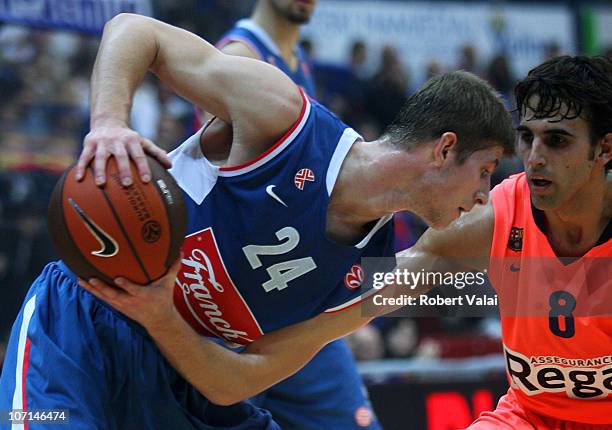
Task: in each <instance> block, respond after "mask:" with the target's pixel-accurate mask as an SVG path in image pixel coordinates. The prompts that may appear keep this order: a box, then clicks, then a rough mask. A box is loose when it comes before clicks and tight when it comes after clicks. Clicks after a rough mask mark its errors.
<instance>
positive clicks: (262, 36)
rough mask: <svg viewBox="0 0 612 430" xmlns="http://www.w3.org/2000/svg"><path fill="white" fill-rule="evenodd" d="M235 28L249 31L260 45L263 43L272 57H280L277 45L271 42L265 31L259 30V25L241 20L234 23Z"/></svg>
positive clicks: (251, 21) (248, 20) (250, 20)
mask: <svg viewBox="0 0 612 430" xmlns="http://www.w3.org/2000/svg"><path fill="white" fill-rule="evenodd" d="M236 27H238V28H244V29H245V30H249V31H250V32H251V33H253V34H254V35H255V36H256V37H257V38H258V39H259V41H260V42H261V43H263V44H264V45H265V46H266V48H268V50H270V51H271V52H272V53H273V54H274V55H277V56H279V57H280V56H281V53H280V49H279V48H278V45H277V44H276V43H275V42H274V40H272V38H271V37H270V35H269V34H268V33H266V30H264V29H263V28H261V27H260V26H259V25H257V24H256V23H255V21H253V20H252V19H248V18H247V19H241V20H240V21H238V22H237V23H236Z"/></svg>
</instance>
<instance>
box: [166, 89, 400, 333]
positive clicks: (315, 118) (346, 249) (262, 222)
mask: <svg viewBox="0 0 612 430" xmlns="http://www.w3.org/2000/svg"><path fill="white" fill-rule="evenodd" d="M202 132H203V130H200V131H199V132H198V133H196V134H195V135H194V136H192V137H191V138H190V139H188V140H187V141H186V142H184V143H183V144H182V145H181V146H180V147H179V148H177V149H176V150H175V151H173V152H172V153H171V154H170V156H171V158H172V162H173V167H172V169H171V170H170V172H171V173H172V175H173V176H174V177H175V178H176V180H177V182H178V183H179V185H180V186H181V188H182V189H183V190H184V194H185V199H186V202H187V207H188V214H189V215H188V219H189V226H188V236H187V238H186V240H185V243H184V245H183V254H184V258H183V265H182V267H181V270H180V272H179V276H178V278H177V285H176V288H175V303H176V305H177V308H178V309H179V311H180V312H181V314H182V315H183V316H184V317H185V319H186V320H187V321H188V322H189V323H190V324H191V325H192V326H193V327H194V328H195V329H196V330H197V331H198V332H200V333H202V334H206V335H211V334H214V335H217V336H219V337H221V338H224V339H226V340H228V341H231V342H235V343H241V344H244V343H248V342H250V341H252V340H254V339H256V338H257V337H259V336H261V335H262V334H263V333H265V332H268V331H271V330H275V329H278V328H280V327H284V326H287V325H290V324H293V323H296V322H299V321H303V320H306V319H308V318H311V317H313V316H315V315H318V314H320V313H321V312H333V311H337V310H341V309H343V308H346V307H348V306H351V305H352V304H356V303H358V302H359V301H360V300H361V297H360V295H361V293H362V291H361V288H360V285H361V282H362V280H363V270H362V268H361V266H360V265H359V262H360V259H361V258H362V257H389V256H393V222H392V216H390V215H389V216H386V217H384V218H382V219H380V220H379V221H378V222H377V223H376V224H375V226H374V227H373V228H372V230H371V231H370V233H369V234H368V235H367V236H365V237H364V238H363V239H362V240H361V241H360V242H359V243H357V244H355V245H354V246H351V245H342V244H338V243H336V242H334V241H332V240H330V239H328V238H327V236H326V234H325V226H326V214H327V206H328V202H329V196H330V195H331V193H332V190H333V188H334V184H335V182H336V179H337V177H338V173H339V171H340V166H341V164H342V162H343V160H344V158H345V156H346V154H347V153H348V151H349V150H350V148H351V146H352V145H353V143H354V142H355V141H356V140H357V139H358V138H359V135H358V134H357V133H356V132H355V131H354V130H352V129H350V128H348V127H347V126H346V125H345V124H343V123H342V122H341V121H340V120H339V119H338V118H337V117H336V116H334V115H333V114H332V113H330V112H329V111H328V110H327V109H325V108H324V107H322V106H321V105H319V104H318V103H316V102H314V101H309V100H308V99H307V98H306V97H305V96H304V95H303V107H302V112H301V114H300V117H299V119H298V120H297V122H296V123H295V124H294V125H293V127H292V128H291V129H290V130H289V131H288V132H287V133H286V134H285V136H284V137H283V138H282V139H280V140H279V141H278V142H276V143H275V144H273V145H272V146H270V148H269V149H268V150H266V151H265V152H264V153H262V154H261V155H260V156H259V157H257V158H256V159H254V160H252V161H250V162H247V163H244V164H242V165H238V166H232V167H217V166H214V165H213V164H211V163H210V162H209V161H208V160H207V159H206V158H205V157H204V155H203V154H202V152H201V149H200V141H199V140H200V136H201V134H202ZM355 185H358V184H355Z"/></svg>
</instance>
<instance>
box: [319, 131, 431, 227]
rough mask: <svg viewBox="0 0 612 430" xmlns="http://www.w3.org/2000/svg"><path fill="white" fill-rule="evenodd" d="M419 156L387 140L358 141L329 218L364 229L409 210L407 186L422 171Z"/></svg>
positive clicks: (337, 187) (347, 161)
mask: <svg viewBox="0 0 612 430" xmlns="http://www.w3.org/2000/svg"><path fill="white" fill-rule="evenodd" d="M419 164H420V163H419V157H418V156H412V154H409V153H408V152H407V151H406V150H404V149H401V148H395V147H393V146H392V145H391V144H390V143H389V142H388V141H386V140H385V139H384V138H381V139H378V140H376V141H373V142H363V141H357V142H356V143H355V144H354V145H353V147H352V148H351V150H350V151H349V153H348V154H347V156H346V158H345V160H344V162H343V164H342V167H341V169H340V173H339V175H338V179H337V181H336V184H335V186H334V189H333V192H332V195H331V197H330V201H329V207H328V218H330V219H332V220H333V219H337V220H340V221H341V222H342V223H343V224H344V225H347V226H348V225H350V226H353V227H355V228H358V227H363V226H364V225H367V224H368V223H371V222H372V221H376V220H378V219H380V218H381V217H383V216H385V215H388V214H392V213H394V212H397V211H400V210H406V209H407V206H406V205H407V203H406V201H407V200H409V199H410V196H408V194H409V192H407V188H410V187H407V186H406V184H407V183H411V182H412V180H411V177H412V176H417V175H418V174H419V172H420V170H419V169H420V167H419Z"/></svg>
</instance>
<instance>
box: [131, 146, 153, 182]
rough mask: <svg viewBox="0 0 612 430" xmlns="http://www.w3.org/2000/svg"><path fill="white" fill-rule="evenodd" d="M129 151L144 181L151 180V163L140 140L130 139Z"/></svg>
mask: <svg viewBox="0 0 612 430" xmlns="http://www.w3.org/2000/svg"><path fill="white" fill-rule="evenodd" d="M127 150H128V153H129V154H130V157H131V158H132V160H134V163H136V168H137V169H138V174H139V175H140V179H141V180H142V182H149V181H150V180H151V169H150V168H149V163H147V157H146V156H145V153H144V150H143V148H142V145H141V144H140V142H138V141H136V140H133V139H132V140H130V142H129V143H128V145H127Z"/></svg>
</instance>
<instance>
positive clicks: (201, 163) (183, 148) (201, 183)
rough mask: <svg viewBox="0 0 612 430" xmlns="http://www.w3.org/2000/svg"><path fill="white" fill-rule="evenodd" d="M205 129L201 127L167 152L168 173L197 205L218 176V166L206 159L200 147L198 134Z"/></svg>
mask: <svg viewBox="0 0 612 430" xmlns="http://www.w3.org/2000/svg"><path fill="white" fill-rule="evenodd" d="M205 129H206V126H204V127H202V128H201V129H200V130H198V131H197V132H196V134H194V135H193V136H191V137H190V138H189V139H187V140H186V141H185V142H183V143H182V144H181V145H180V146H179V147H178V148H176V149H175V150H174V151H172V152H170V154H168V155H169V157H170V159H171V160H172V168H171V169H170V170H169V172H170V174H171V175H172V176H173V177H174V179H175V180H176V182H177V183H178V184H179V186H180V187H181V188H182V189H183V190H184V191H185V192H186V193H187V195H188V196H189V197H191V199H192V200H193V201H194V202H196V203H197V204H198V205H199V204H202V202H203V201H204V199H205V198H206V196H207V195H208V193H210V191H211V190H212V189H213V187H214V186H215V184H216V183H217V177H218V176H219V168H218V167H217V166H215V165H213V164H211V162H210V161H208V159H207V158H206V157H205V156H204V154H202V149H201V148H200V136H201V135H202V132H203V131H204V130H205Z"/></svg>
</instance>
